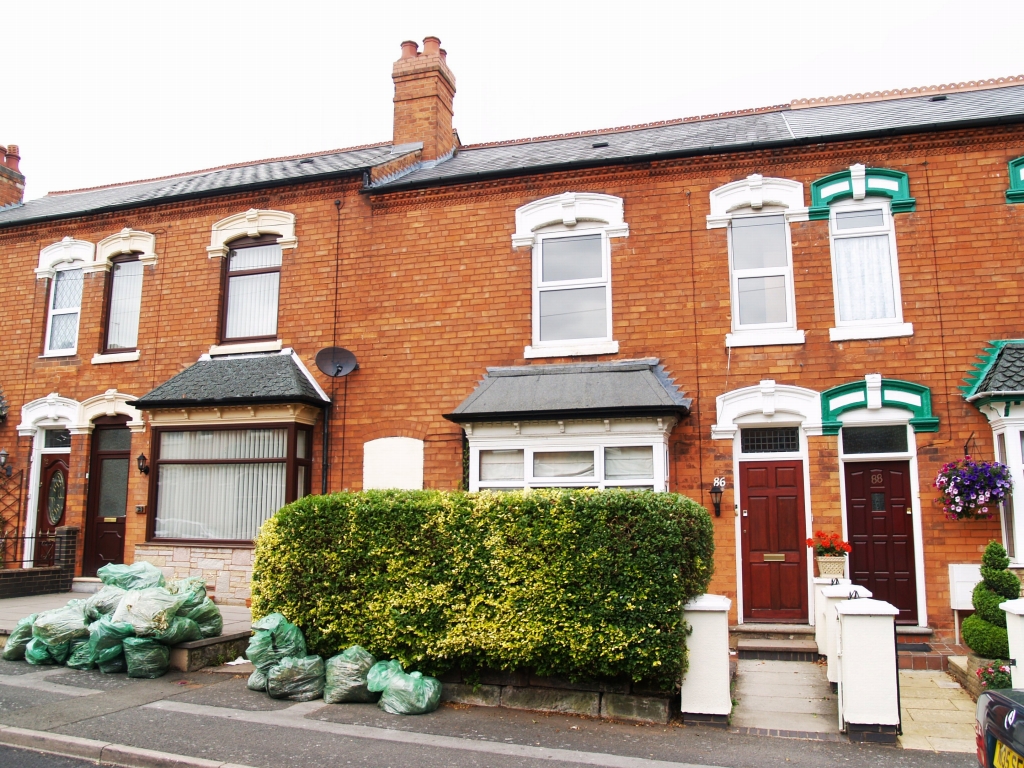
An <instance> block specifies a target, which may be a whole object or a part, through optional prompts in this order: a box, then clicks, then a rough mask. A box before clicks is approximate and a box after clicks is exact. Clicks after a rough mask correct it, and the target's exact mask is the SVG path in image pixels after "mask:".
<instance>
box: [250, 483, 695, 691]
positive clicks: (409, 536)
mask: <svg viewBox="0 0 1024 768" xmlns="http://www.w3.org/2000/svg"><path fill="white" fill-rule="evenodd" d="M713 555H714V540H713V536H712V525H711V519H710V517H709V516H708V513H707V511H706V510H704V509H703V508H702V507H700V506H699V505H698V504H696V503H695V502H693V501H691V500H690V499H687V498H685V497H683V496H679V495H677V494H671V493H652V492H626V491H589V490H546V491H533V492H530V493H518V492H517V493H479V494H470V493H462V492H441V491H366V492H361V493H341V494H333V495H330V496H308V497H306V498H304V499H301V500H299V501H297V502H295V503H293V504H289V505H288V506H286V507H284V508H283V509H282V510H280V511H279V512H278V513H277V514H276V515H275V516H274V517H273V518H272V519H270V520H269V521H267V522H266V523H265V524H264V526H263V528H262V530H261V531H260V535H259V538H258V539H257V541H256V562H255V566H254V570H253V584H252V586H253V613H254V614H255V615H256V616H263V615H265V614H267V613H270V612H271V611H280V612H281V613H283V614H284V615H285V616H287V617H288V619H290V620H291V621H293V622H295V623H297V624H298V625H299V626H300V627H301V628H302V630H303V631H304V632H305V633H306V638H307V643H308V645H309V647H310V649H311V651H312V652H315V653H319V654H322V655H325V656H326V655H332V654H335V653H337V652H338V651H339V650H341V649H343V648H345V647H347V646H349V645H352V644H354V643H358V644H359V645H362V646H363V647H365V648H367V649H369V650H370V651H371V652H372V653H374V654H375V655H376V656H378V657H384V658H396V659H398V660H400V661H401V662H402V664H403V665H405V666H411V667H414V668H416V669H420V670H422V671H424V672H426V673H433V674H438V673H440V672H443V671H445V670H447V669H451V668H456V667H458V668H461V669H462V670H463V671H464V672H468V673H472V672H473V670H480V669H505V670H513V669H533V670H535V671H536V672H537V673H538V674H541V675H550V676H564V677H570V678H573V679H580V678H585V677H594V676H617V675H623V674H624V675H629V676H630V677H631V678H633V679H634V680H649V681H652V682H653V681H657V682H659V683H661V684H662V685H663V686H665V687H668V686H671V685H673V684H675V683H677V682H678V681H679V679H680V676H681V674H682V672H683V671H684V669H685V663H686V661H685V659H686V656H685V650H684V646H685V639H686V635H687V634H688V632H689V629H688V627H687V626H686V624H685V622H684V621H683V617H682V606H683V604H684V603H685V602H686V601H688V600H690V599H691V598H693V597H696V596H697V595H700V594H703V593H704V592H705V591H706V589H707V585H708V581H709V579H710V578H711V572H712V567H713Z"/></svg>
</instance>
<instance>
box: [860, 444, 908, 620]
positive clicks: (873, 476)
mask: <svg viewBox="0 0 1024 768" xmlns="http://www.w3.org/2000/svg"><path fill="white" fill-rule="evenodd" d="M911 511H912V507H911V503H910V464H909V462H906V461H876V462H863V463H852V462H847V463H846V524H847V529H848V531H849V537H850V544H851V545H852V546H853V551H852V552H850V578H851V579H852V580H853V583H854V584H861V585H862V586H865V587H867V588H868V589H870V590H871V593H872V595H873V596H874V598H875V599H876V600H885V601H886V602H888V603H892V604H893V605H895V606H896V607H897V608H899V609H900V615H899V616H897V617H896V621H897V622H898V623H900V624H917V578H916V576H915V573H914V526H913V521H914V516H913V515H912V514H911Z"/></svg>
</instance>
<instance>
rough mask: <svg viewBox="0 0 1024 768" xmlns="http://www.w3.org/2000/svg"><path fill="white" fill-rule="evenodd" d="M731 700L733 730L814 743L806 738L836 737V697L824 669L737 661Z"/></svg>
mask: <svg viewBox="0 0 1024 768" xmlns="http://www.w3.org/2000/svg"><path fill="white" fill-rule="evenodd" d="M735 698H736V706H735V707H734V708H733V713H732V725H733V727H734V728H737V727H738V728H751V729H756V731H760V730H767V731H776V730H777V731H789V732H790V733H791V734H792V735H796V734H797V733H802V734H806V735H808V737H810V738H815V736H812V735H811V734H834V735H835V738H839V709H838V705H837V703H836V696H835V694H834V693H832V689H831V688H830V687H829V684H828V679H827V678H826V677H825V668H824V667H823V666H821V665H820V664H817V663H815V662H813V661H767V660H764V659H740V660H739V669H738V670H737V675H736V694H735ZM756 731H755V732H756ZM794 732H795V733H794ZM773 735H774V734H773ZM817 738H822V736H817ZM824 738H828V737H824Z"/></svg>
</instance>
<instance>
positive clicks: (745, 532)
mask: <svg viewBox="0 0 1024 768" xmlns="http://www.w3.org/2000/svg"><path fill="white" fill-rule="evenodd" d="M740 515H741V517H740V531H741V542H742V558H743V619H744V621H779V622H801V621H807V559H806V558H807V546H806V539H807V533H806V530H805V525H804V475H803V463H802V462H800V461H756V462H753V461H752V462H741V463H740Z"/></svg>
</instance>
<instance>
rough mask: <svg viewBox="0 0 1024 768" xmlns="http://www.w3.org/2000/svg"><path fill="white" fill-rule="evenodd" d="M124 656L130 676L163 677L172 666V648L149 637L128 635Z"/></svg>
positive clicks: (125, 640)
mask: <svg viewBox="0 0 1024 768" xmlns="http://www.w3.org/2000/svg"><path fill="white" fill-rule="evenodd" d="M124 658H125V662H127V664H128V677H146V678H153V677H162V676H163V675H165V674H167V668H168V667H170V666H171V649H170V648H168V647H167V646H166V645H164V644H163V643H159V642H157V641H156V640H152V639H150V638H148V637H126V638H125V639H124Z"/></svg>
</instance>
